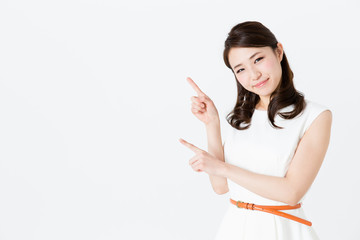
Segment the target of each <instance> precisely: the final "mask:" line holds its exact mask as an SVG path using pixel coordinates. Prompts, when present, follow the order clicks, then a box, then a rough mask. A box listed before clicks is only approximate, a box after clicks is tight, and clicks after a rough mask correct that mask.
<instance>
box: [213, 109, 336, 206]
mask: <svg viewBox="0 0 360 240" xmlns="http://www.w3.org/2000/svg"><path fill="white" fill-rule="evenodd" d="M331 123H332V114H331V111H329V110H326V111H324V112H322V113H321V114H320V115H319V116H318V117H317V118H316V119H315V120H314V121H313V123H312V124H311V126H310V127H309V129H308V130H307V131H306V132H305V134H304V136H303V137H302V138H301V140H300V142H299V145H298V147H297V149H296V152H295V154H294V157H293V159H292V161H291V163H290V166H289V169H288V171H287V173H286V175H285V177H275V176H268V175H263V174H257V173H254V172H251V171H248V170H245V169H242V168H240V167H237V166H234V165H231V164H228V163H226V162H225V163H224V164H223V168H222V170H221V173H220V176H223V177H225V178H228V179H230V180H232V181H233V182H235V183H237V184H239V185H241V186H242V187H244V188H246V189H248V190H249V191H252V192H254V193H256V194H258V195H260V196H263V197H265V198H269V199H272V200H275V201H280V202H284V203H286V204H289V205H296V204H297V203H298V202H299V201H300V200H301V198H302V197H303V196H304V195H305V194H306V192H307V191H308V190H309V188H310V186H311V185H312V183H313V181H314V179H315V177H316V175H317V173H318V171H319V170H320V167H321V164H322V162H323V160H324V157H325V154H326V151H327V148H328V145H329V141H330V132H331ZM219 179H220V178H219Z"/></svg>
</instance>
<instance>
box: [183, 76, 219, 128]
mask: <svg viewBox="0 0 360 240" xmlns="http://www.w3.org/2000/svg"><path fill="white" fill-rule="evenodd" d="M186 80H187V81H188V82H189V83H190V85H191V86H192V87H193V89H194V90H195V91H196V93H197V94H198V96H192V97H191V101H192V105H191V112H192V113H193V114H194V115H195V117H197V118H198V119H199V120H200V121H202V122H203V123H204V124H205V125H208V124H210V123H213V122H219V114H218V111H217V109H216V107H215V104H214V103H213V101H212V100H211V99H210V98H209V97H208V96H207V95H206V94H205V93H203V92H202V91H201V90H200V88H199V87H198V86H197V85H196V84H195V82H194V81H193V80H192V79H191V78H190V77H188V78H186Z"/></svg>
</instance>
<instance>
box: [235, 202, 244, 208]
mask: <svg viewBox="0 0 360 240" xmlns="http://www.w3.org/2000/svg"><path fill="white" fill-rule="evenodd" d="M239 203H244V202H243V201H236V206H237V207H238V208H240V207H239Z"/></svg>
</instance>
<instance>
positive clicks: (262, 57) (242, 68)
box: [236, 57, 264, 73]
mask: <svg viewBox="0 0 360 240" xmlns="http://www.w3.org/2000/svg"><path fill="white" fill-rule="evenodd" d="M263 58H264V57H259V58H257V59H255V62H256V60H259V61H260V60H261V59H263ZM240 70H243V68H240V69H239V70H237V72H236V73H239V72H240Z"/></svg>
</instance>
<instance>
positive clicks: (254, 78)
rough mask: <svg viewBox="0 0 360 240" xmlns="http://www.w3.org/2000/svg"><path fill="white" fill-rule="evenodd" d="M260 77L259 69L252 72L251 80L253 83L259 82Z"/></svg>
mask: <svg viewBox="0 0 360 240" xmlns="http://www.w3.org/2000/svg"><path fill="white" fill-rule="evenodd" d="M260 77H261V72H260V71H258V70H257V69H252V70H251V80H252V81H257V80H259V78H260Z"/></svg>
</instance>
